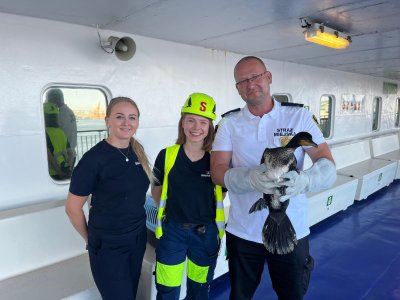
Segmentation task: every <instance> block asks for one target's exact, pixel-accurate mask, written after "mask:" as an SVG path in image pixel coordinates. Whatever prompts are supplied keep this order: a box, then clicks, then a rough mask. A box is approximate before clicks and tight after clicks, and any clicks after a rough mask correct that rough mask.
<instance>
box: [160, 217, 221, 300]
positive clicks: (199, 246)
mask: <svg viewBox="0 0 400 300" xmlns="http://www.w3.org/2000/svg"><path fill="white" fill-rule="evenodd" d="M162 228H163V235H162V237H161V238H160V240H159V241H158V243H157V248H156V259H157V261H158V262H160V263H162V264H166V265H177V264H180V263H182V262H184V261H185V260H186V257H187V258H188V259H190V260H191V261H192V262H194V263H195V264H196V265H199V266H209V270H208V273H207V279H206V280H207V282H206V283H204V284H200V283H198V282H195V281H193V280H191V279H190V278H187V284H186V288H187V292H186V298H185V299H193V300H194V299H196V300H197V299H198V300H200V299H201V300H203V299H208V292H209V289H210V284H211V282H212V280H213V277H214V270H215V266H216V264H217V258H218V251H219V246H220V240H219V236H218V229H217V225H216V224H215V223H210V224H206V225H205V232H204V233H201V232H199V231H198V228H196V226H195V225H193V226H190V225H189V226H184V225H183V224H179V223H175V222H173V221H170V220H167V221H165V222H163V225H162ZM156 276H157V270H156ZM156 287H157V299H163V300H165V299H168V300H175V299H176V300H178V299H179V295H180V286H177V287H170V286H164V285H160V284H157V283H156Z"/></svg>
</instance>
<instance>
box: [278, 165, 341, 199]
mask: <svg viewBox="0 0 400 300" xmlns="http://www.w3.org/2000/svg"><path fill="white" fill-rule="evenodd" d="M281 178H282V179H283V181H281V182H280V185H281V186H285V187H286V189H285V194H284V195H282V197H280V198H279V201H281V202H284V201H286V200H287V199H289V198H292V197H294V196H296V195H299V194H304V193H307V192H319V191H322V190H325V189H327V188H329V187H331V186H332V185H333V184H334V183H335V181H336V167H335V165H334V163H333V162H332V161H330V160H329V159H326V158H320V159H319V160H317V161H316V162H315V163H314V165H313V166H312V167H311V168H309V169H307V170H305V171H300V172H299V173H298V172H297V171H290V172H288V173H286V174H284V175H283V176H281ZM285 179H286V181H285Z"/></svg>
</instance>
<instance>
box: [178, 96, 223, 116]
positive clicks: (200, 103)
mask: <svg viewBox="0 0 400 300" xmlns="http://www.w3.org/2000/svg"><path fill="white" fill-rule="evenodd" d="M216 108H217V106H216V104H215V101H214V99H213V98H211V97H210V96H208V95H206V94H202V93H193V94H191V95H190V96H189V98H187V100H186V102H185V104H184V105H183V106H182V110H181V112H182V113H187V114H194V115H199V116H202V117H206V118H209V119H211V120H215V118H216V117H215V110H216Z"/></svg>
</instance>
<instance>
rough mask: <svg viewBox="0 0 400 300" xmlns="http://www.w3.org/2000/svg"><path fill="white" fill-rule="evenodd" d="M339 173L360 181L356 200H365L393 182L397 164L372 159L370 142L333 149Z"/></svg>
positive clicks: (333, 147) (342, 145)
mask: <svg viewBox="0 0 400 300" xmlns="http://www.w3.org/2000/svg"><path fill="white" fill-rule="evenodd" d="M331 151H332V154H333V157H334V159H335V162H336V168H337V173H338V174H340V175H345V176H349V177H352V178H357V179H358V186H357V192H356V195H355V198H354V199H355V200H363V199H365V198H367V197H368V196H369V195H371V194H372V193H374V192H376V191H378V190H380V189H381V188H383V187H385V186H388V185H389V184H390V183H391V182H393V180H394V177H395V173H396V170H397V162H392V161H386V160H382V159H377V158H372V155H371V149H370V141H369V140H363V141H359V142H354V143H348V144H338V145H334V146H332V147H331Z"/></svg>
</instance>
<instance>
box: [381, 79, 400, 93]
mask: <svg viewBox="0 0 400 300" xmlns="http://www.w3.org/2000/svg"><path fill="white" fill-rule="evenodd" d="M383 93H384V94H390V95H393V94H397V83H393V82H385V81H384V82H383Z"/></svg>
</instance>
